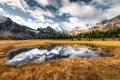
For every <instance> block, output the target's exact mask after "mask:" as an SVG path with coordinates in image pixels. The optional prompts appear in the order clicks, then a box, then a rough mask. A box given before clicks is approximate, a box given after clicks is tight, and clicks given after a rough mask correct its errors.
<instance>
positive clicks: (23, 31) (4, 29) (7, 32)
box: [0, 16, 57, 39]
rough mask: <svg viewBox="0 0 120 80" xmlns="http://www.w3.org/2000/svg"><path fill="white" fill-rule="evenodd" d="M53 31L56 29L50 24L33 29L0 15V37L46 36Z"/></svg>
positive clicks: (25, 37)
mask: <svg viewBox="0 0 120 80" xmlns="http://www.w3.org/2000/svg"><path fill="white" fill-rule="evenodd" d="M55 33H57V31H56V30H54V29H53V28H51V27H50V26H48V27H47V28H38V29H37V30H35V29H32V28H30V27H27V26H23V25H20V24H18V23H16V22H14V21H12V20H11V19H10V18H8V17H5V16H0V37H11V38H14V37H17V38H21V39H28V38H35V37H40V36H48V35H51V34H55Z"/></svg>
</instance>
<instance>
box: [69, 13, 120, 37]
mask: <svg viewBox="0 0 120 80" xmlns="http://www.w3.org/2000/svg"><path fill="white" fill-rule="evenodd" d="M117 28H120V15H118V16H116V17H114V18H112V19H110V20H104V21H102V22H100V23H97V24H96V25H95V26H94V27H92V28H89V29H86V30H80V29H79V27H75V28H74V29H73V30H72V31H70V32H68V34H69V35H77V34H79V33H86V32H90V31H96V30H99V31H107V30H108V29H117Z"/></svg>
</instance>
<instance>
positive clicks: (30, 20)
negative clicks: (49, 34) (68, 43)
mask: <svg viewBox="0 0 120 80" xmlns="http://www.w3.org/2000/svg"><path fill="white" fill-rule="evenodd" d="M119 14H120V0H0V15H3V16H7V17H10V18H11V19H12V20H13V21H15V22H17V23H19V24H21V25H26V26H29V27H31V28H34V29H37V28H38V27H47V26H51V27H53V28H56V27H59V26H61V27H63V28H64V29H65V30H72V29H73V28H74V27H80V28H81V29H86V28H88V27H91V25H94V24H95V23H98V22H100V21H102V20H106V19H111V18H113V17H115V16H117V15H119ZM87 24H89V26H87Z"/></svg>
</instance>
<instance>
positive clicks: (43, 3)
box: [35, 0, 49, 6]
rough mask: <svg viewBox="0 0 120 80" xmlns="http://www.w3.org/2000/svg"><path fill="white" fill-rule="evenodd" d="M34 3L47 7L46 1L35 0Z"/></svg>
mask: <svg viewBox="0 0 120 80" xmlns="http://www.w3.org/2000/svg"><path fill="white" fill-rule="evenodd" d="M35 1H36V2H38V3H39V4H42V5H43V6H46V5H48V4H49V3H48V0H35Z"/></svg>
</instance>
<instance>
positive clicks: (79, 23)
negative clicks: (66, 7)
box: [61, 17, 86, 31]
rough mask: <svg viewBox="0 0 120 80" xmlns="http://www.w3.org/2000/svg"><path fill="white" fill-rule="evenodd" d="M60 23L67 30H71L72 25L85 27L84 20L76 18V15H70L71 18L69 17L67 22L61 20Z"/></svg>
mask: <svg viewBox="0 0 120 80" xmlns="http://www.w3.org/2000/svg"><path fill="white" fill-rule="evenodd" d="M61 24H62V26H64V28H65V29H66V30H68V31H69V30H72V29H73V28H74V27H80V29H85V28H86V23H85V22H84V21H82V20H80V19H78V18H77V17H71V18H69V22H67V21H66V22H62V23H61Z"/></svg>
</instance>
